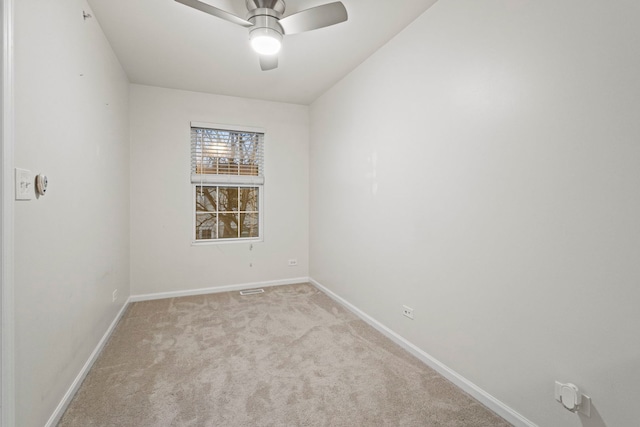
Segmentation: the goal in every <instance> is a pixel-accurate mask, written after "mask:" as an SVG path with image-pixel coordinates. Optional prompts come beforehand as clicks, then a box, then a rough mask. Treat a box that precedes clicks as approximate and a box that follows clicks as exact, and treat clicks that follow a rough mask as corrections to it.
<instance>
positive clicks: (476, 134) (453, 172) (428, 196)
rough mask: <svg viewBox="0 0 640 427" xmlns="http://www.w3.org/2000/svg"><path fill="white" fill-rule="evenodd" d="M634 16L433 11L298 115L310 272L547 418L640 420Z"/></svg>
mask: <svg viewBox="0 0 640 427" xmlns="http://www.w3.org/2000/svg"><path fill="white" fill-rule="evenodd" d="M639 21H640V6H638V3H637V2H633V1H624V0H617V1H608V2H598V1H586V2H585V1H578V0H565V1H554V0H543V1H526V0H511V1H507V0H486V1H482V2H479V1H473V0H448V1H441V2H438V3H436V5H435V6H433V7H432V8H431V9H429V10H428V11H427V12H426V13H425V14H423V15H422V16H421V17H420V18H419V19H417V20H416V21H415V22H414V23H413V24H412V25H410V26H409V27H408V28H407V29H406V30H404V31H403V32H402V33H401V34H400V35H398V36H397V37H396V38H395V39H394V40H392V41H391V42H390V43H389V44H388V45H386V46H385V47H384V48H383V49H381V50H380V51H378V52H377V53H376V54H375V55H374V56H373V57H371V58H370V59H369V60H367V61H366V62H365V63H363V64H362V65H361V66H360V67H359V68H358V69H356V70H355V71H354V72H353V73H351V74H350V75H349V76H348V77H346V78H345V79H344V80H343V81H341V82H340V83H339V84H337V85H336V86H335V87H334V88H333V89H332V90H330V91H329V92H328V93H326V94H325V95H323V96H322V97H321V98H320V99H319V100H317V101H316V102H315V103H314V104H312V106H311V113H310V114H311V148H310V159H311V161H310V170H311V172H310V195H311V197H310V212H311V219H310V258H311V266H310V275H311V277H312V278H314V279H316V280H317V281H318V282H320V283H321V284H322V285H324V286H326V287H328V288H330V289H331V290H333V291H334V292H336V293H337V294H338V295H340V296H342V297H344V298H345V299H347V300H348V301H350V302H351V303H353V304H354V305H355V306H357V307H359V308H360V309H362V310H363V311H365V312H366V313H368V314H369V315H371V316H373V317H374V318H375V319H377V320H379V321H380V322H382V323H383V324H385V325H386V326H388V327H390V328H391V329H393V330H394V331H396V332H398V333H400V334H401V335H402V336H404V337H405V338H407V339H408V340H409V341H411V342H413V343H415V344H416V345H417V346H419V347H420V348H421V349H422V350H424V351H426V352H427V353H429V354H431V355H432V356H434V357H435V358H437V359H438V360H440V361H441V362H443V363H444V364H446V365H447V366H449V367H450V368H452V369H454V370H455V371H457V372H458V373H460V374H461V375H463V376H464V377H466V378H467V379H469V380H470V381H472V382H473V383H475V384H476V385H478V386H479V387H481V388H482V389H484V390H485V391H487V392H488V393H490V394H492V395H494V396H495V397H496V398H498V399H500V400H502V401H503V402H505V403H506V404H507V405H509V406H510V407H512V408H513V409H515V410H516V411H518V412H520V413H521V414H522V415H524V416H525V417H527V418H529V419H530V420H532V421H533V422H535V423H537V424H539V425H540V426H545V427H553V426H575V427H578V426H585V427H587V426H605V425H606V426H609V427H614V426H631V425H638V422H639V420H640V415H638V412H637V410H636V406H637V405H636V401H637V399H638V397H640V388H639V387H640V386H639V384H640V340H639V339H638V330H640V310H639V309H638V302H639V301H640V286H638V284H639V283H640V263H639V262H638V260H639V259H640V222H638V218H640V197H639V196H638V195H639V193H638V189H639V188H640V167H639V166H638V165H640V144H639V143H638V141H639V139H640V120H638V117H640V79H638V76H640V56H639V54H638V52H639V51H638V46H640V27H639V26H638V24H637V23H638V22H639ZM402 304H407V305H410V306H411V307H413V308H414V309H415V320H413V321H411V320H408V319H406V318H404V317H402V316H401V306H402ZM554 380H561V381H571V382H574V383H576V384H577V385H578V386H580V387H582V388H583V391H584V392H585V393H586V394H588V395H590V396H591V397H592V399H593V414H592V417H591V418H589V419H587V418H579V416H578V415H575V414H572V413H570V412H568V411H566V410H564V409H562V407H561V406H560V405H559V404H558V403H556V402H555V400H554V399H553V382H554Z"/></svg>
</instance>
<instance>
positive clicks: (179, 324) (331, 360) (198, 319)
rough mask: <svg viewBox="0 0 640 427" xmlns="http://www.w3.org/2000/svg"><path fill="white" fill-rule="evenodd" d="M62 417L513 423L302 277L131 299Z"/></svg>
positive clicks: (243, 422)
mask: <svg viewBox="0 0 640 427" xmlns="http://www.w3.org/2000/svg"><path fill="white" fill-rule="evenodd" d="M58 426H59V427H71V426H77V427H90V426H104V427H107V426H109V427H111V426H114V427H115V426H118V427H147V426H148V427H151V426H153V427H162V426H349V427H352V426H474V427H479V426H492V427H493V426H510V424H509V423H507V422H506V421H504V420H503V419H502V418H500V417H498V416H497V415H495V414H494V413H493V412H491V411H490V410H488V409H487V408H485V407H484V406H482V405H481V404H480V403H478V402H477V401H475V400H474V399H472V398H471V397H469V396H468V395H467V394H465V393H464V392H462V391H461V390H459V389H458V388H456V387H455V386H454V385H452V384H451V383H450V382H448V381H447V380H446V379H444V378H443V377H441V376H440V375H438V374H437V373H436V372H434V371H433V370H431V369H430V368H428V367H427V366H425V365H424V364H423V363H422V362H420V361H419V360H417V359H415V358H414V357H413V356H411V355H409V354H408V353H406V352H405V351H404V350H403V349H401V348H400V347H398V346H396V345H395V344H394V343H392V342H391V341H390V340H388V339H387V338H386V337H384V336H382V335H381V334H380V333H378V332H377V331H376V330H374V329H373V328H371V327H370V326H368V325H367V324H366V323H364V322H363V321H362V320H359V319H358V318H357V317H356V316H354V315H353V314H352V313H350V312H348V311H347V310H345V309H344V308H342V307H341V306H340V305H339V304H337V303H335V302H334V301H333V300H331V299H330V298H329V297H328V296H326V295H324V294H323V293H321V292H320V291H318V290H317V289H316V288H314V287H312V286H310V285H308V284H300V285H291V286H278V287H273V288H266V289H265V292H264V293H263V294H258V295H251V296H240V295H239V293H238V292H227V293H220V294H210V295H202V296H193V297H183V298H172V299H164V300H155V301H148V302H138V303H134V304H131V306H130V307H129V308H128V310H127V312H126V313H125V315H124V317H123V318H122V320H121V321H120V323H119V324H118V326H117V328H116V330H115V332H114V334H113V335H112V337H111V339H110V340H109V342H108V343H107V345H106V347H105V348H104V350H103V352H102V354H101V355H100V357H99V358H98V360H97V361H96V363H95V364H94V366H93V368H92V369H91V371H90V372H89V374H88V375H87V378H86V379H85V381H84V383H83V384H82V386H81V388H80V390H79V391H78V393H77V395H76V396H75V398H74V399H73V401H72V402H71V404H70V405H69V408H68V409H67V411H66V413H65V414H64V416H63V418H62V420H61V421H60V423H59V424H58Z"/></svg>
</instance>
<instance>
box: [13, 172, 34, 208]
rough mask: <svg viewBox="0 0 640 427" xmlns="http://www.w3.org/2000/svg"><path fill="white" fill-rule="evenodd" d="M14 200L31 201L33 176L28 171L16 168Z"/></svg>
mask: <svg viewBox="0 0 640 427" xmlns="http://www.w3.org/2000/svg"><path fill="white" fill-rule="evenodd" d="M15 182H16V200H31V199H33V194H34V189H33V183H34V179H33V174H32V173H31V171H30V170H27V169H20V168H16V178H15Z"/></svg>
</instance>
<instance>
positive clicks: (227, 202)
mask: <svg viewBox="0 0 640 427" xmlns="http://www.w3.org/2000/svg"><path fill="white" fill-rule="evenodd" d="M218 191H219V193H220V197H219V203H220V208H219V209H220V212H231V211H237V210H238V187H218Z"/></svg>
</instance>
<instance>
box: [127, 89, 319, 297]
mask: <svg viewBox="0 0 640 427" xmlns="http://www.w3.org/2000/svg"><path fill="white" fill-rule="evenodd" d="M191 121H197V122H205V123H215V124H232V125H244V126H251V127H261V128H264V129H265V184H264V192H265V194H264V215H265V217H264V241H263V242H260V243H253V244H252V245H251V244H250V243H226V244H211V245H204V246H202V245H198V246H194V245H192V236H193V231H192V227H193V207H192V204H193V195H192V191H193V188H192V185H191V183H190V137H189V129H190V127H189V126H190V122H191ZM308 134H309V128H308V107H306V106H301V105H293V104H282V103H275V102H266V101H256V100H250V99H243V98H233V97H227V96H218V95H210V94H203V93H196V92H186V91H179V90H172V89H161V88H156V87H149V86H140V85H132V86H131V286H132V294H133V295H144V294H151V293H160V292H176V291H189V290H194V289H201V288H215V287H221V286H226V285H236V284H245V283H254V282H262V281H272V280H287V279H291V278H297V277H306V276H308V217H309V210H308V205H309V201H308V183H309V180H308V155H309V144H308ZM251 247H253V249H252V250H250V248H251ZM291 258H296V259H297V260H298V266H297V267H289V266H288V260H289V259H291Z"/></svg>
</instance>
